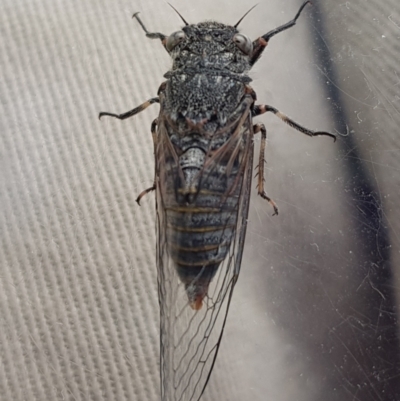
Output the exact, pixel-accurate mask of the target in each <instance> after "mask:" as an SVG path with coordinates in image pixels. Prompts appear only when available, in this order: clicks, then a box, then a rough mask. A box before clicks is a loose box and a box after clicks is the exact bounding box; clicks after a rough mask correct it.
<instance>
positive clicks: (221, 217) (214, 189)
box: [165, 167, 240, 309]
mask: <svg viewBox="0 0 400 401" xmlns="http://www.w3.org/2000/svg"><path fill="white" fill-rule="evenodd" d="M221 169H222V170H224V169H225V168H224V167H221V168H219V169H217V170H219V171H218V172H217V171H213V172H211V173H209V175H208V176H207V180H204V182H203V184H202V185H200V189H198V190H197V189H196V190H192V191H190V189H189V190H188V189H183V188H182V187H181V186H180V187H178V188H175V191H174V192H175V193H174V198H175V200H177V202H176V203H175V202H174V205H173V206H169V207H166V209H165V215H166V222H167V243H168V248H169V253H170V256H171V258H172V260H173V261H174V263H175V265H176V270H177V272H178V275H179V277H180V280H181V281H182V282H183V283H184V285H185V288H186V292H187V295H188V297H189V303H190V305H191V306H192V308H193V309H200V308H201V306H202V301H203V298H204V297H205V296H206V295H207V290H208V285H209V283H210V282H211V280H212V278H213V277H214V275H215V274H216V272H217V270H218V267H219V265H220V263H221V262H222V261H223V260H224V259H225V258H226V257H227V254H228V251H229V248H230V246H231V242H232V239H233V238H234V234H235V229H236V225H237V208H238V200H239V196H238V194H237V193H235V191H233V193H229V190H228V188H232V183H233V182H234V178H235V176H236V174H237V171H236V172H232V173H231V174H230V177H229V178H228V177H227V176H226V174H225V173H224V174H221ZM203 178H204V177H203ZM238 187H240V186H238ZM171 195H172V194H171Z"/></svg>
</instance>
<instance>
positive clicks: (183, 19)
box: [168, 3, 189, 26]
mask: <svg viewBox="0 0 400 401" xmlns="http://www.w3.org/2000/svg"><path fill="white" fill-rule="evenodd" d="M168 5H169V6H170V7H171V8H172V9H173V10H174V11H175V12H176V13H177V14H178V15H179V16H180V17H181V20H182V21H183V22H184V24H185V25H186V26H188V25H189V24H188V23H187V22H186V20H185V18H183V17H182V15H181V14H180V13H179V11H178V10H177V9H176V8H175V7H174V6H173V5H172V4H171V3H168Z"/></svg>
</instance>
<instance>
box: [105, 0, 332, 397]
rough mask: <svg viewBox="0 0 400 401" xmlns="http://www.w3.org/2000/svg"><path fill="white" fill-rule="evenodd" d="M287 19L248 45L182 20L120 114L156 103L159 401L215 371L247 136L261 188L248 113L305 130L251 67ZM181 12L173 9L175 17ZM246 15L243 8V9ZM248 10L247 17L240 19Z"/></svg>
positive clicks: (233, 266)
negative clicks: (152, 91) (148, 82)
mask: <svg viewBox="0 0 400 401" xmlns="http://www.w3.org/2000/svg"><path fill="white" fill-rule="evenodd" d="M307 3H308V1H306V2H304V3H303V4H302V6H301V7H300V9H299V11H298V12H297V14H296V16H295V17H294V19H293V20H291V21H289V22H288V23H286V24H284V25H282V26H279V27H278V28H276V29H273V30H272V31H270V32H268V33H266V34H265V35H263V36H260V37H259V38H258V39H256V40H254V41H252V40H250V38H249V37H247V36H246V35H244V34H242V33H239V31H238V25H239V23H240V22H241V20H242V19H243V17H242V18H241V19H240V20H239V22H238V23H236V24H235V25H233V26H230V25H225V24H222V23H219V22H213V21H207V22H202V23H198V24H189V23H187V22H186V21H185V19H184V18H183V17H182V16H180V17H181V19H182V21H183V23H184V26H183V28H182V30H180V31H177V32H174V33H172V34H171V35H169V36H166V35H164V34H162V33H159V32H157V33H150V32H148V30H147V29H146V27H145V25H144V24H143V22H142V21H141V19H140V18H139V16H138V13H136V14H134V15H133V17H134V18H136V20H137V21H138V22H139V24H140V25H141V27H142V28H143V30H144V31H145V33H146V36H147V37H148V38H151V39H159V40H161V43H162V45H163V46H164V48H165V50H166V51H167V52H168V54H169V55H170V56H171V58H172V68H171V70H170V71H168V72H167V73H166V74H165V75H164V77H165V78H166V81H165V82H163V83H162V84H161V86H160V88H159V90H158V96H157V97H153V98H151V99H150V100H148V101H146V102H145V103H143V104H142V105H140V106H139V107H136V108H134V109H133V110H131V111H128V112H126V113H123V114H113V113H107V112H102V113H100V115H99V117H101V116H104V115H107V116H112V117H116V118H118V119H120V120H124V119H126V118H128V117H132V116H134V115H136V114H137V113H139V112H141V111H143V110H144V109H146V108H147V107H148V106H150V105H151V104H153V103H159V104H160V112H159V115H158V117H157V118H156V119H155V120H154V121H153V123H152V125H151V133H152V136H153V144H154V155H155V177H154V183H153V185H152V186H151V187H150V188H148V189H146V190H145V191H143V192H142V193H141V194H140V195H139V196H138V198H137V202H138V203H139V202H140V200H141V198H142V197H143V196H144V195H145V194H147V193H149V192H151V191H153V190H155V191H156V205H157V237H158V242H157V271H158V293H159V303H160V329H161V335H160V354H161V356H160V365H161V366H160V371H161V398H162V400H163V401H197V400H199V399H200V397H201V395H202V394H203V392H204V390H205V388H206V385H207V383H208V381H209V378H210V375H211V372H212V370H213V367H214V364H215V361H216V357H217V354H218V350H219V348H220V344H221V338H222V335H223V332H224V327H225V322H226V319H227V313H228V309H229V305H230V303H231V298H232V292H233V289H234V287H235V284H236V282H237V279H238V276H239V272H240V265H241V260H242V253H243V245H244V241H245V236H246V226H247V216H248V210H249V201H250V188H251V179H252V175H253V174H252V172H253V147H254V144H253V143H254V135H256V134H260V135H261V146H260V153H259V157H258V166H257V167H256V168H257V169H258V171H257V189H258V194H259V195H260V196H262V197H263V198H264V199H266V200H267V201H268V202H269V203H271V205H272V207H273V209H274V214H278V209H277V206H276V205H275V203H274V202H273V201H272V200H271V198H269V197H268V195H267V194H266V192H265V190H264V164H265V159H264V152H265V146H266V139H267V131H266V129H265V126H264V125H263V124H254V123H253V117H256V116H258V115H261V114H263V113H266V112H272V113H274V114H275V115H276V116H277V117H279V118H280V119H281V120H283V121H284V122H285V123H287V124H289V125H290V126H291V127H292V128H295V129H296V130H298V131H300V132H302V133H303V134H306V135H309V136H311V137H313V136H319V135H325V136H329V137H332V138H334V139H336V137H335V135H333V134H330V133H327V132H320V131H318V132H315V131H311V130H309V129H306V128H304V127H302V126H301V125H299V124H297V123H296V122H294V121H293V120H291V119H290V118H288V117H287V116H286V115H284V114H283V113H281V112H280V111H278V110H277V109H276V108H274V107H272V106H269V105H258V104H256V94H255V92H254V90H253V89H252V88H251V86H250V85H249V84H250V82H251V78H249V76H248V72H249V70H250V69H251V67H252V66H253V65H254V64H255V63H256V62H257V61H258V60H259V58H260V56H261V54H262V53H263V51H264V49H265V47H266V46H267V44H268V42H269V40H270V39H271V38H272V37H273V36H275V35H276V34H278V33H280V32H282V31H284V30H286V29H289V28H291V27H292V26H294V25H295V24H296V21H297V19H298V17H299V16H300V14H301V12H302V10H303V9H304V7H305V6H306V5H307ZM178 14H179V13H178ZM246 14H247V13H246ZM246 14H245V15H246Z"/></svg>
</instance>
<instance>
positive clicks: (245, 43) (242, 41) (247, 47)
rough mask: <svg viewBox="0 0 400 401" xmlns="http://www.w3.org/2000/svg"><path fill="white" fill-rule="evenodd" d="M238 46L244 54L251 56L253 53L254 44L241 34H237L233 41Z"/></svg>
mask: <svg viewBox="0 0 400 401" xmlns="http://www.w3.org/2000/svg"><path fill="white" fill-rule="evenodd" d="M232 40H233V41H234V42H235V44H236V46H237V47H238V48H239V49H240V50H241V51H242V52H243V53H244V54H251V53H252V51H253V42H252V41H251V39H250V38H249V37H248V36H246V35H243V34H241V33H237V34H236V35H235V36H234V37H233V39H232Z"/></svg>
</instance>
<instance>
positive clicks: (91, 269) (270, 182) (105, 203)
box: [0, 0, 400, 401]
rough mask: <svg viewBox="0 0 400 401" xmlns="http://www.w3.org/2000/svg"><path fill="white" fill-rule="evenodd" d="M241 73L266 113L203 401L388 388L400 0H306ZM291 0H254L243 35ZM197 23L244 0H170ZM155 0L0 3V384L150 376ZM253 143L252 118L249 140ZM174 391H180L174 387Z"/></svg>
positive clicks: (172, 24) (160, 22)
mask: <svg viewBox="0 0 400 401" xmlns="http://www.w3.org/2000/svg"><path fill="white" fill-rule="evenodd" d="M313 3H314V5H313V7H307V8H306V10H305V11H304V13H303V14H302V15H301V17H300V18H299V20H298V24H297V25H296V26H295V27H294V28H292V29H290V30H288V31H286V32H284V33H281V34H279V35H277V36H276V37H274V38H273V39H271V42H270V44H269V46H268V49H267V51H266V52H265V54H264V56H263V58H262V59H261V60H260V61H259V62H258V63H257V64H256V66H255V67H254V69H253V71H252V73H251V76H252V78H253V83H252V86H253V88H254V89H255V90H256V92H257V95H258V102H259V103H267V104H270V105H273V106H274V107H276V108H278V109H280V110H282V111H283V112H284V113H286V114H288V115H289V116H291V117H292V118H293V119H295V120H296V121H298V122H299V123H301V124H303V125H305V126H307V127H309V128H310V129H318V130H328V131H331V132H335V131H336V132H337V133H339V134H341V136H339V139H338V141H337V142H336V143H335V144H334V143H332V141H330V140H329V139H327V138H315V139H311V138H307V137H305V136H303V135H301V134H300V133H297V132H295V131H294V130H292V129H290V128H289V127H288V126H286V125H284V124H283V123H282V122H281V121H279V120H278V119H277V118H276V117H275V116H273V115H272V116H269V115H265V116H261V117H260V118H257V121H262V122H264V123H265V124H266V126H267V130H268V148H267V160H268V165H267V177H266V185H267V190H268V193H269V194H270V196H271V197H272V198H273V199H274V200H275V201H276V202H277V203H278V205H279V207H280V215H279V216H274V217H272V216H271V214H272V210H271V208H270V206H269V205H268V204H266V203H265V202H264V201H263V200H262V199H259V198H257V196H256V191H255V190H253V193H252V202H251V211H250V216H249V225H248V235H247V241H246V248H245V253H244V260H243V264H242V272H241V276H240V279H239V282H238V285H237V287H236V289H235V294H234V298H233V303H232V306H231V311H230V315H229V318H228V324H227V328H226V330H225V334H224V339H223V345H222V347H221V351H220V354H219V357H218V360H217V363H216V367H215V369H214V372H213V375H212V378H211V380H210V384H209V386H208V388H207V390H206V392H205V394H204V396H203V399H204V401H211V400H219V401H228V400H229V401H243V400H252V401H264V400H265V401H266V400H268V401H320V400H324V401H378V400H379V401H398V400H400V385H399V382H400V357H399V344H398V340H397V339H398V335H399V332H398V328H397V321H398V305H399V294H400V291H399V289H400V274H399V265H400V216H399V208H398V199H399V196H400V193H399V192H400V191H399V188H400V179H399V176H400V161H399V160H400V140H399V126H400V106H399V100H400V92H399V91H400V67H399V63H398V57H399V54H400V40H399V39H400V5H399V3H398V0H383V1H377V0H369V1H367V0H349V1H347V2H337V1H334V0H325V1H317V0H316V1H314V2H313ZM300 4H301V2H300V1H298V0H290V1H289V0H287V1H284V2H282V1H278V0H269V1H262V2H260V3H259V4H258V6H257V8H256V9H255V10H253V11H252V12H251V13H250V14H249V15H248V16H247V17H246V18H245V19H244V20H243V22H242V23H241V24H240V26H241V29H242V31H243V32H244V33H246V34H248V35H249V36H250V37H251V38H254V39H255V38H257V37H258V36H260V35H262V34H264V33H266V32H267V31H269V30H270V29H272V28H275V27H276V26H278V25H280V24H283V23H285V22H287V21H289V20H290V19H291V18H293V17H294V15H295V14H296V12H297V10H298V8H299V6H300ZM173 5H174V6H175V7H176V8H177V9H178V10H179V12H180V13H181V14H182V15H183V16H184V17H185V19H186V20H188V21H189V22H191V23H195V22H198V21H201V20H205V19H215V20H218V21H221V22H225V23H230V24H233V23H235V22H236V21H237V20H238V19H239V18H240V17H241V16H242V15H243V14H244V13H245V12H246V11H247V10H248V9H249V8H250V7H251V6H252V5H254V2H252V3H249V2H245V1H232V0H231V1H228V0H218V1H215V0H204V1H202V2H199V1H193V0H186V1H184V0H175V1H174V2H173ZM136 11H140V12H141V18H142V20H143V21H144V22H145V24H146V26H147V27H148V29H149V30H150V31H159V32H163V33H165V34H169V33H172V32H174V31H176V30H178V29H179V28H180V26H181V24H182V22H181V20H180V19H179V17H178V16H177V15H176V13H175V12H174V11H173V10H172V9H171V8H170V7H169V6H168V4H167V3H165V2H163V1H158V0H148V1H144V0H133V1H132V0H131V1H127V0H114V1H112V2H111V1H105V0H97V1H93V0H86V1H78V0H71V1H68V2H66V1H62V0H33V1H28V0H20V1H19V2H15V1H12V0H3V1H2V12H1V15H0V33H1V39H2V40H1V41H0V54H1V71H2V79H1V81H0V93H1V118H0V132H1V134H0V135H1V137H0V138H1V140H0V207H1V213H0V324H1V326H0V400H1V401H3V400H4V401H11V400H12V401H31V400H32V401H50V400H51V401H56V400H71V401H72V400H73V401H83V400H85V401H89V400H90V401H111V400H118V401H156V400H159V399H160V396H159V366H158V358H159V346H158V342H159V337H158V335H159V334H158V299H157V288H156V267H155V241H156V238H155V210H154V208H155V202H154V196H153V195H152V194H150V195H148V196H146V198H145V199H143V201H142V206H141V207H139V206H138V205H137V204H136V203H135V199H136V196H137V195H138V194H139V193H140V192H141V191H142V190H143V189H144V188H147V187H149V186H150V185H151V184H152V179H153V155H152V141H151V135H150V124H151V121H152V120H153V119H154V118H155V117H156V116H157V113H158V106H157V105H155V106H152V107H151V108H149V109H147V110H146V111H144V112H143V113H141V114H139V115H138V116H136V117H134V118H132V119H129V120H126V121H117V120H113V119H107V118H104V119H103V120H102V121H99V120H98V118H97V116H98V113H99V112H100V111H110V112H116V113H120V112H124V111H127V110H130V109H132V108H133V107H135V106H137V105H139V104H141V103H143V102H144V101H145V100H147V99H149V98H151V97H153V96H155V94H156V92H157V88H158V86H159V85H160V83H161V82H162V81H163V80H164V79H163V74H164V73H165V72H166V71H167V70H168V69H169V67H170V61H169V58H168V54H167V53H166V52H165V50H164V49H163V47H162V46H161V45H160V43H159V41H155V40H153V41H152V40H149V39H147V38H146V37H145V35H144V32H143V31H142V29H141V28H140V26H139V25H138V24H137V22H136V21H132V20H131V16H132V14H133V13H134V12H136ZM256 141H257V143H256V147H257V149H258V145H259V142H258V141H259V139H257V140H256ZM181 401H186V400H181Z"/></svg>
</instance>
